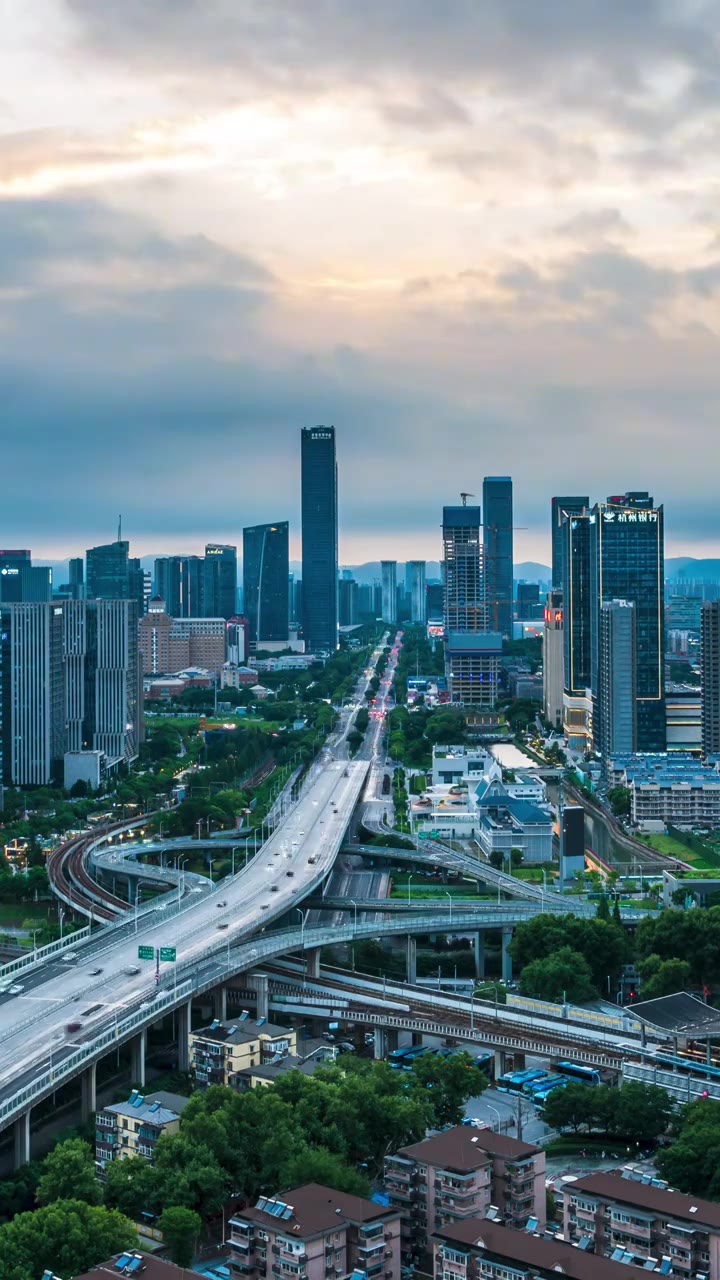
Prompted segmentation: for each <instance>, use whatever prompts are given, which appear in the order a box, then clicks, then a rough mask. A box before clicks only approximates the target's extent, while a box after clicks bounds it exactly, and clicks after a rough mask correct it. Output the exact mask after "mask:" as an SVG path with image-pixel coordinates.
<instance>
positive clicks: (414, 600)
mask: <svg viewBox="0 0 720 1280" xmlns="http://www.w3.org/2000/svg"><path fill="white" fill-rule="evenodd" d="M405 580H406V584H407V588H408V596H409V597H410V621H411V622H412V623H413V625H414V626H424V625H425V622H426V620H427V611H426V605H425V561H424V560H408V562H407V565H406V568H405Z"/></svg>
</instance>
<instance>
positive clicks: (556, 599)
mask: <svg viewBox="0 0 720 1280" xmlns="http://www.w3.org/2000/svg"><path fill="white" fill-rule="evenodd" d="M564 639H565V637H564V634H563V594H562V591H549V592H548V594H547V597H546V600H545V627H544V629H543V713H544V715H545V719H546V720H547V721H548V723H549V724H551V725H552V726H553V728H554V729H560V728H561V727H562V719H563V687H564V676H563V670H564V662H563V644H564Z"/></svg>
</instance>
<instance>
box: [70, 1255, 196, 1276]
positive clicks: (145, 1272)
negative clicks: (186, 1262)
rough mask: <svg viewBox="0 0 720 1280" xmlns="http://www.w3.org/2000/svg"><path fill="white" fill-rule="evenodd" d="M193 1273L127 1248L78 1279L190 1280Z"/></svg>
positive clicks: (85, 1272) (84, 1272)
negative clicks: (139, 1279) (136, 1278)
mask: <svg viewBox="0 0 720 1280" xmlns="http://www.w3.org/2000/svg"><path fill="white" fill-rule="evenodd" d="M193 1274H194V1272H188V1271H187V1270H186V1269H185V1268H184V1267H176V1266H175V1263H174V1262H165V1261H164V1259H163V1258H154V1257H152V1256H151V1255H150V1254H148V1253H140V1252H139V1250H137V1249H126V1250H125V1252H124V1253H119V1254H117V1255H116V1256H115V1257H114V1258H110V1259H109V1261H107V1262H99V1263H98V1265H97V1266H96V1267H93V1268H92V1270H91V1271H83V1273H82V1275H80V1276H77V1277H76V1280H108V1277H109V1276H113V1277H114V1280H122V1277H128V1276H142V1277H143V1280H188V1276H190V1275H193Z"/></svg>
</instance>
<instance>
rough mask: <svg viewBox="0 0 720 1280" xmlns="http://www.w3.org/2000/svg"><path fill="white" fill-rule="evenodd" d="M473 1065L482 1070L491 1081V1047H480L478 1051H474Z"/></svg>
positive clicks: (492, 1069) (493, 1060)
mask: <svg viewBox="0 0 720 1280" xmlns="http://www.w3.org/2000/svg"><path fill="white" fill-rule="evenodd" d="M475 1066H476V1067H479V1068H480V1070H481V1071H484V1072H485V1075H486V1076H487V1078H488V1080H490V1081H492V1078H493V1076H494V1074H495V1054H494V1053H493V1051H492V1049H481V1050H480V1053H476V1054H475Z"/></svg>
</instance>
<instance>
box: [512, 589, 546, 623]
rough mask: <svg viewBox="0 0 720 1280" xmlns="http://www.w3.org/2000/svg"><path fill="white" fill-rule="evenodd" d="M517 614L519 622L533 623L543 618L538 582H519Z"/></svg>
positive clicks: (516, 602) (516, 601) (516, 603)
mask: <svg viewBox="0 0 720 1280" xmlns="http://www.w3.org/2000/svg"><path fill="white" fill-rule="evenodd" d="M515 614H516V617H517V618H518V620H520V621H525V622H532V621H533V620H535V619H538V618H541V617H542V612H541V605H540V586H539V584H538V583H537V582H518V584H517V590H516V593H515Z"/></svg>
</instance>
